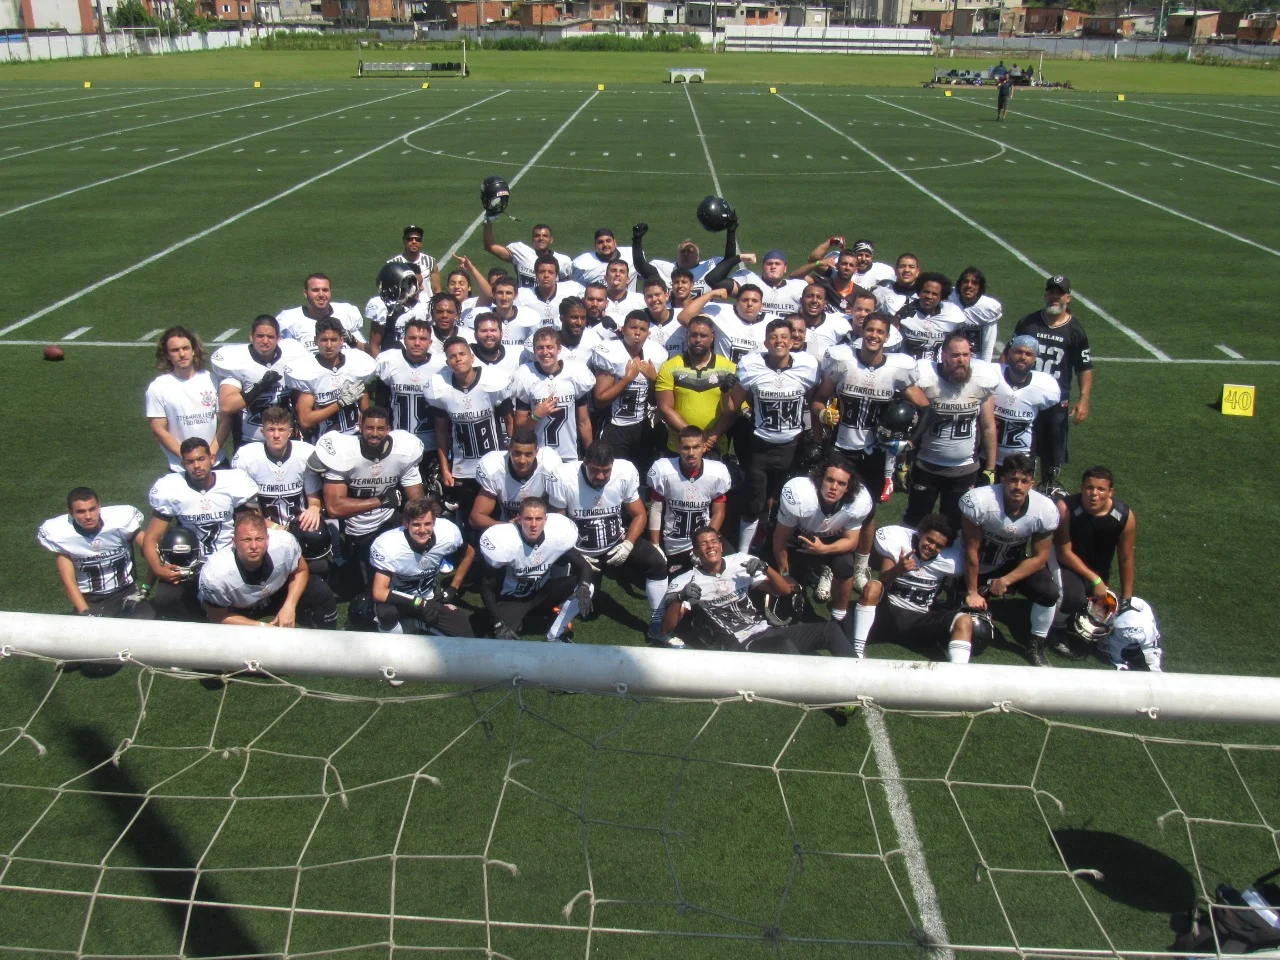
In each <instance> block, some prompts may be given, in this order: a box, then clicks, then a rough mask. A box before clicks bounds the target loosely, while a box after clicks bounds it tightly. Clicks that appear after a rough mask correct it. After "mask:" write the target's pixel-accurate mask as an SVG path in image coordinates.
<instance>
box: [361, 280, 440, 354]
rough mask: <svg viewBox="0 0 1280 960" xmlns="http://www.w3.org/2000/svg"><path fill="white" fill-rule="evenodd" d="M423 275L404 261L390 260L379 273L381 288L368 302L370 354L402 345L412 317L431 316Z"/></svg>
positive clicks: (365, 307) (365, 313)
mask: <svg viewBox="0 0 1280 960" xmlns="http://www.w3.org/2000/svg"><path fill="white" fill-rule="evenodd" d="M421 292H422V278H421V277H419V276H418V274H417V273H416V272H415V271H414V268H413V267H411V266H409V265H408V264H404V263H395V262H394V261H393V262H391V263H387V264H385V265H384V266H383V267H382V270H381V271H380V272H379V273H378V292H377V293H376V294H374V295H373V296H372V297H370V298H369V302H368V303H366V304H365V306H364V316H365V319H366V320H368V321H369V354H370V355H371V356H374V357H376V356H377V355H378V354H380V353H381V352H382V351H383V350H389V349H391V348H392V347H395V346H398V345H399V343H400V339H401V337H403V336H404V327H405V324H406V323H408V322H409V321H410V320H414V319H416V320H427V319H430V314H429V304H428V302H427V301H426V300H424V299H421V297H420V296H419V295H420V294H421Z"/></svg>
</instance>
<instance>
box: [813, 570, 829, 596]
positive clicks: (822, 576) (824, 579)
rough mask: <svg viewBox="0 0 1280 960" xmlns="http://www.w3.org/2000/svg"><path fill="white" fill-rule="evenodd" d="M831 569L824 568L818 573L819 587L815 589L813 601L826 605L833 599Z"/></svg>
mask: <svg viewBox="0 0 1280 960" xmlns="http://www.w3.org/2000/svg"><path fill="white" fill-rule="evenodd" d="M831 580H832V574H831V568H830V567H823V568H822V569H821V570H820V571H818V585H817V586H816V587H814V588H813V599H815V600H818V601H820V602H822V603H826V602H827V601H828V600H830V599H831Z"/></svg>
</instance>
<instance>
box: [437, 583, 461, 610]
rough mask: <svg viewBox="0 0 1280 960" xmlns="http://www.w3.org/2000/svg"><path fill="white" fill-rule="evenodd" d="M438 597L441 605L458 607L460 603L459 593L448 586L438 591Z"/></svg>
mask: <svg viewBox="0 0 1280 960" xmlns="http://www.w3.org/2000/svg"><path fill="white" fill-rule="evenodd" d="M436 596H437V597H438V598H439V600H440V602H441V603H446V604H450V605H453V606H456V605H457V603H458V591H457V590H455V589H453V587H451V586H448V585H447V584H446V585H445V586H443V587H440V588H439V589H438V590H437V591H436Z"/></svg>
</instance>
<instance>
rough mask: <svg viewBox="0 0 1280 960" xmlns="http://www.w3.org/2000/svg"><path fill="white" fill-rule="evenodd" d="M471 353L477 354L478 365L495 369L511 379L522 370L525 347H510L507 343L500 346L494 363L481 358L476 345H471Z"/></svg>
mask: <svg viewBox="0 0 1280 960" xmlns="http://www.w3.org/2000/svg"><path fill="white" fill-rule="evenodd" d="M471 352H472V353H474V354H475V357H476V363H478V364H480V365H481V366H482V367H494V368H496V369H498V370H501V371H502V372H503V373H505V374H506V375H507V376H509V377H514V376H515V375H516V371H517V370H519V369H520V364H522V363H523V362H524V357H523V354H524V347H522V346H521V347H509V346H507V345H506V344H505V343H500V344H498V356H497V358H496V359H495V360H493V361H492V362H490V361H488V360H486V359H484V357H482V356H480V352H479V351H478V350H477V349H476V347H475V344H472V345H471Z"/></svg>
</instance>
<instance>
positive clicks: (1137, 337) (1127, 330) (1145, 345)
mask: <svg viewBox="0 0 1280 960" xmlns="http://www.w3.org/2000/svg"><path fill="white" fill-rule="evenodd" d="M779 99H781V100H785V101H786V102H787V103H789V104H791V106H793V107H795V108H796V109H797V110H799V111H800V112H801V113H803V114H805V115H806V116H808V117H810V118H812V119H813V120H815V121H817V122H818V123H820V124H822V125H823V126H824V127H826V128H827V129H828V130H830V131H831V132H832V133H835V134H837V135H838V136H841V137H844V139H846V140H848V141H849V142H850V143H852V144H853V145H854V146H855V147H857V148H858V149H859V150H861V151H862V152H863V153H865V154H866V155H867V156H869V157H870V158H871V159H872V160H875V161H876V162H877V163H879V164H880V165H881V166H883V167H884V168H885V169H886V170H888V171H890V172H891V173H893V174H896V175H897V176H899V177H901V178H902V179H903V180H905V181H906V182H907V183H909V184H911V186H913V187H915V188H916V189H917V190H919V191H920V192H921V193H923V194H924V195H925V196H926V197H928V198H929V199H930V200H932V201H933V202H934V203H936V204H938V205H939V206H940V207H942V208H943V209H944V210H946V211H948V212H949V213H951V214H953V215H954V216H956V217H958V218H960V219H961V220H963V221H964V222H965V223H967V224H968V225H969V226H971V227H973V229H975V230H977V231H978V232H979V233H981V234H982V235H983V236H984V237H986V238H987V239H988V240H990V241H991V242H992V243H995V244H998V245H999V246H1000V247H1001V248H1002V249H1003V250H1005V251H1006V252H1008V253H1010V254H1012V255H1013V256H1014V257H1015V258H1016V259H1017V260H1018V262H1020V263H1022V264H1023V265H1025V266H1027V267H1030V268H1031V269H1032V270H1034V271H1035V272H1036V273H1038V274H1039V275H1040V276H1041V277H1046V278H1047V277H1049V276H1052V274H1051V273H1050V272H1049V271H1048V270H1046V269H1045V268H1044V267H1042V266H1040V264H1038V263H1036V262H1035V261H1034V260H1032V259H1031V258H1030V257H1028V256H1027V255H1026V254H1025V253H1023V252H1022V251H1021V250H1019V249H1018V248H1017V247H1015V246H1014V245H1013V244H1011V243H1009V241H1007V240H1005V239H1004V238H1003V237H1001V236H999V235H998V234H996V233H994V232H992V231H991V230H989V229H987V228H986V227H984V226H983V225H982V224H980V223H979V222H978V221H977V220H975V219H973V217H971V216H969V215H968V214H967V213H965V212H964V211H963V210H961V209H960V208H959V207H957V206H955V205H954V204H952V203H950V202H949V201H947V200H944V199H943V198H942V197H940V196H939V195H938V194H936V193H934V192H933V191H932V190H930V189H929V188H928V187H926V186H925V185H924V184H923V183H921V182H920V181H919V180H916V179H915V178H914V177H912V176H910V175H909V174H906V173H904V172H903V171H901V170H899V169H898V168H897V167H895V166H894V165H893V164H891V163H890V162H889V161H888V160H885V159H883V158H882V157H881V156H880V155H879V154H877V153H876V152H875V151H873V150H871V148H869V147H866V146H863V144H862V143H861V142H860V141H858V140H855V139H854V138H853V137H851V136H850V135H849V134H847V133H845V132H844V131H843V130H841V129H840V128H839V127H836V126H833V125H832V124H830V123H828V122H827V121H826V120H823V119H822V118H821V117H820V116H818V115H817V114H816V113H812V112H810V111H809V110H807V109H805V108H804V107H802V106H800V104H798V103H796V102H795V101H794V100H791V99H789V98H788V97H786V96H785V95H780V97H779ZM871 99H873V100H874V99H875V98H874V97H872V98H871ZM886 106H894V104H886ZM1001 146H1003V144H1002V145H1001ZM1073 295H1074V296H1075V297H1076V298H1077V299H1078V300H1079V301H1080V302H1081V303H1083V304H1084V305H1085V306H1086V307H1088V308H1089V309H1090V310H1092V311H1093V312H1094V313H1096V314H1097V315H1098V316H1100V317H1101V318H1102V319H1103V320H1105V321H1107V323H1109V324H1111V326H1113V327H1115V328H1116V329H1117V330H1119V331H1120V332H1121V333H1123V334H1124V335H1125V336H1127V337H1128V338H1129V339H1130V340H1132V341H1133V342H1134V343H1136V344H1137V345H1138V346H1140V347H1142V349H1144V350H1146V351H1147V352H1148V353H1150V354H1151V355H1152V356H1153V357H1154V358H1155V359H1156V360H1163V361H1167V360H1169V359H1170V357H1169V355H1168V354H1167V353H1165V352H1164V351H1163V350H1161V349H1160V348H1159V347H1157V346H1155V345H1154V344H1152V343H1151V342H1150V341H1148V340H1147V339H1146V338H1145V337H1143V336H1142V334H1140V333H1138V331H1136V330H1134V329H1133V328H1132V327H1129V326H1127V325H1125V324H1123V323H1121V322H1120V321H1119V320H1117V319H1116V318H1115V317H1113V316H1112V315H1111V314H1110V313H1108V312H1107V311H1106V310H1104V309H1103V308H1102V307H1100V306H1098V304H1096V303H1094V302H1093V301H1092V300H1090V299H1089V298H1088V297H1086V296H1084V294H1082V293H1080V292H1079V291H1078V290H1076V291H1073ZM4 332H5V331H3V330H0V336H3V335H4Z"/></svg>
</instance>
